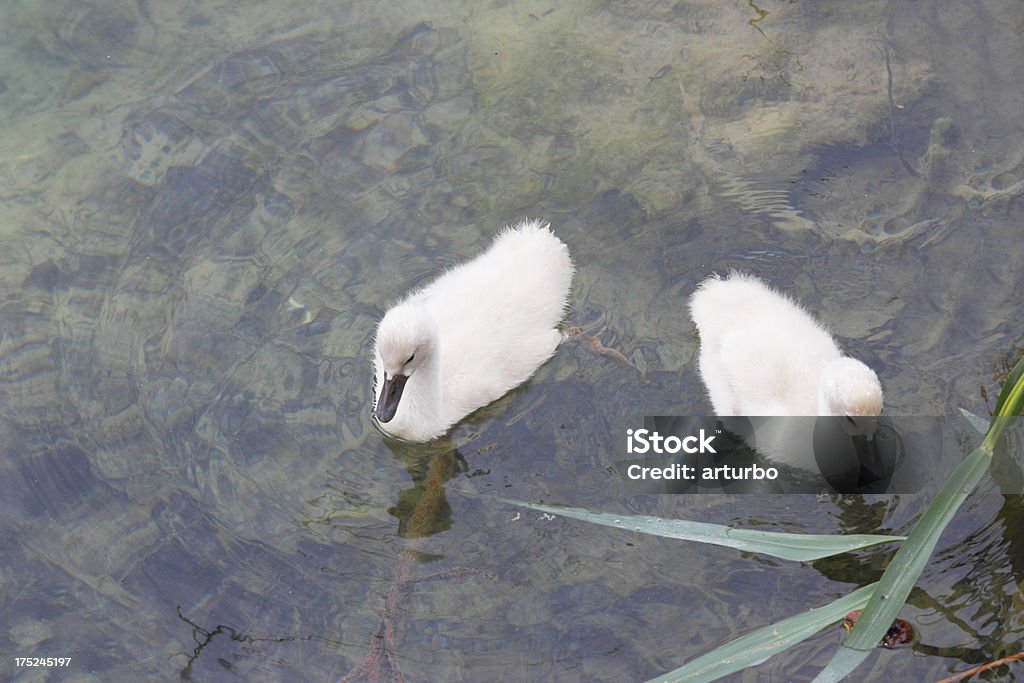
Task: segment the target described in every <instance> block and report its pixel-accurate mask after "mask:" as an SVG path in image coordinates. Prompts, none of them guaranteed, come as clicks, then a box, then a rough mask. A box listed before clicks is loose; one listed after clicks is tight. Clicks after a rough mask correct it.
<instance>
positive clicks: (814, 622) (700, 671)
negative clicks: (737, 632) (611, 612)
mask: <svg viewBox="0 0 1024 683" xmlns="http://www.w3.org/2000/svg"><path fill="white" fill-rule="evenodd" d="M876 585H877V584H871V585H870V586H864V587H863V588H858V589H857V590H855V591H853V592H852V593H848V594H847V595H844V596H843V597H841V598H839V599H838V600H835V601H833V602H831V603H829V604H827V605H823V606H822V607H816V608H814V609H811V610H808V611H806V612H804V613H802V614H797V615H796V616H792V617H789V618H787V619H783V620H782V621H779V622H776V623H774V624H770V625H768V626H763V627H761V628H759V629H757V630H754V631H751V632H750V633H747V634H745V635H743V636H740V637H739V638H737V639H736V640H733V641H730V642H728V643H726V644H725V645H722V646H721V647H719V648H716V649H715V650H712V651H711V652H709V653H707V654H706V655H701V656H700V657H697V658H696V659H693V660H691V661H689V662H687V663H686V664H684V665H683V666H681V667H680V668H678V669H676V670H675V671H670V672H669V673H667V674H664V675H662V676H659V677H658V678H655V679H653V680H652V681H649V683H682V682H685V683H698V682H701V681H713V680H716V679H718V678H721V677H722V676H728V675H729V674H731V673H735V672H737V671H740V670H741V669H745V668H747V667H751V666H756V665H758V664H760V663H762V662H764V661H765V660H766V659H768V658H769V657H771V656H772V655H775V654H777V653H779V652H782V651H783V650H785V649H786V648H789V647H792V646H793V645H795V644H796V643H799V642H800V641H801V640H805V639H807V638H809V637H811V636H813V635H814V634H815V633H817V632H818V631H820V630H821V629H823V628H826V627H827V626H829V625H830V624H835V623H836V622H838V621H839V620H840V619H842V618H843V617H844V616H846V614H847V613H848V612H850V611H852V610H855V609H860V608H862V607H863V606H864V605H865V604H866V603H867V601H868V600H869V599H870V597H871V595H872V593H873V592H874V589H875V586H876Z"/></svg>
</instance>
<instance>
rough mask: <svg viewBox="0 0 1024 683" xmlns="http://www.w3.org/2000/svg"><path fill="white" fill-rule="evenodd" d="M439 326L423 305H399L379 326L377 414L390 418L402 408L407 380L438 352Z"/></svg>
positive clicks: (378, 418)
mask: <svg viewBox="0 0 1024 683" xmlns="http://www.w3.org/2000/svg"><path fill="white" fill-rule="evenodd" d="M436 343H437V327H436V325H435V323H434V320H433V318H431V317H430V314H429V313H428V312H427V311H426V310H425V309H424V308H423V307H421V306H415V305H411V304H400V305H398V306H395V307H394V308H392V309H391V310H390V311H388V312H387V314H386V315H385V316H384V318H383V319H382V320H381V321H380V325H378V326H377V342H376V350H377V363H378V370H383V373H384V376H383V378H381V377H380V376H379V372H378V378H377V381H378V382H379V383H380V385H379V386H378V387H377V403H376V405H375V406H374V416H375V417H376V418H377V420H379V421H380V422H390V421H391V420H392V419H394V417H395V413H396V412H397V411H398V404H399V402H400V401H401V400H402V392H403V391H404V390H405V384H406V382H408V381H409V378H410V377H412V375H413V373H414V372H416V370H417V369H418V368H420V367H422V366H423V365H424V364H425V363H426V362H427V361H428V360H429V359H430V358H431V357H432V356H433V354H434V353H436V349H435V347H436Z"/></svg>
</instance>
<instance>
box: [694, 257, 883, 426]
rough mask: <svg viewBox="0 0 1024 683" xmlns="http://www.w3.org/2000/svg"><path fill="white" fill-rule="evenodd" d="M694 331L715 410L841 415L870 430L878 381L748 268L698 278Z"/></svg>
mask: <svg viewBox="0 0 1024 683" xmlns="http://www.w3.org/2000/svg"><path fill="white" fill-rule="evenodd" d="M690 314H691V315H692V317H693V321H694V322H695V323H696V324H697V330H698V332H699V334H700V375H701V379H703V381H704V386H705V387H706V388H707V392H708V396H709V397H710V399H711V405H712V407H713V408H714V410H715V414H716V415H719V416H728V415H744V416H753V415H774V416H782V415H824V416H837V417H848V418H850V419H849V423H850V431H851V433H857V432H864V431H868V432H870V431H873V425H874V420H873V419H872V418H873V417H874V416H877V415H879V414H880V413H881V411H882V387H881V385H880V384H879V382H878V377H877V376H876V375H875V373H874V371H873V370H872V369H871V368H869V367H868V366H867V365H865V364H864V363H862V362H860V361H859V360H855V359H853V358H846V357H844V356H843V355H842V353H841V352H840V350H839V347H838V346H837V345H836V342H835V340H834V339H833V338H832V335H831V334H829V333H828V331H827V330H826V329H825V328H824V327H822V325H821V324H820V323H818V322H817V321H816V320H815V319H814V318H813V317H812V316H811V315H810V313H808V312H807V311H806V310H804V308H803V307H802V306H800V305H799V304H797V303H796V302H795V301H793V300H792V299H790V298H789V297H787V296H786V295H784V294H781V293H780V292H777V291H775V290H774V289H772V288H771V287H769V286H768V285H766V284H765V283H764V282H762V281H761V280H759V279H757V278H756V277H754V276H752V275H747V274H744V273H738V272H732V273H730V274H729V275H728V276H727V277H725V278H719V277H710V278H708V279H706V280H704V281H703V282H702V283H701V284H700V285H699V286H698V288H697V291H696V293H694V295H693V296H692V297H691V299H690Z"/></svg>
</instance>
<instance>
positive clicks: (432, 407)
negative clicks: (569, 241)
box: [373, 220, 573, 441]
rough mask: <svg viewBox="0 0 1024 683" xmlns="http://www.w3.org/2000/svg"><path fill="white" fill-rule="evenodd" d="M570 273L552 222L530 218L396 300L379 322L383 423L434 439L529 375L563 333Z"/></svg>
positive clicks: (405, 434) (378, 410)
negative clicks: (465, 260)
mask: <svg viewBox="0 0 1024 683" xmlns="http://www.w3.org/2000/svg"><path fill="white" fill-rule="evenodd" d="M572 275H573V263H572V259H571V258H570V257H569V250H568V248H567V247H566V246H565V244H563V243H562V241H561V240H559V239H558V238H557V237H555V235H554V234H552V232H551V230H550V228H549V226H548V224H547V223H543V222H541V221H536V220H525V221H523V222H521V223H519V224H518V225H516V226H514V227H509V228H506V229H505V230H503V231H502V232H500V233H499V234H498V235H497V236H496V237H495V239H494V242H493V244H492V245H491V247H490V248H489V249H488V250H487V251H485V252H484V253H482V254H480V255H479V256H477V257H476V258H475V259H473V260H471V261H467V262H466V263H463V264H461V265H459V266H456V267H454V268H452V269H450V270H449V271H447V272H446V273H444V274H443V275H441V276H440V277H438V278H437V279H435V280H434V281H433V282H431V283H430V284H429V285H427V286H426V287H424V288H423V289H420V290H417V291H414V292H412V293H411V294H409V295H408V296H406V297H405V298H404V299H402V300H401V301H399V302H398V303H397V304H396V305H395V306H394V307H393V308H392V309H391V310H389V311H388V312H387V313H386V314H385V315H384V317H383V319H381V321H380V324H379V325H378V327H377V338H376V343H375V358H374V370H375V384H374V394H375V396H374V409H373V414H374V418H375V419H376V420H377V423H378V424H379V425H380V426H381V428H382V429H383V430H384V431H385V432H387V433H388V434H390V435H392V436H396V437H399V438H402V439H406V440H408V441H429V440H431V439H435V438H437V437H440V436H442V435H444V434H445V433H446V432H447V431H448V430H449V428H451V426H452V425H453V424H455V423H456V422H458V421H459V420H461V419H462V418H463V417H465V416H466V415H468V414H469V413H471V412H473V411H474V410H476V409H477V408H480V407H482V406H485V405H487V404H488V403H490V402H492V401H494V400H496V399H498V398H499V397H501V396H502V395H503V394H505V393H506V392H508V391H509V390H510V389H512V388H514V387H516V386H518V385H519V384H521V383H522V382H524V381H526V380H527V379H529V377H530V376H531V375H532V374H533V373H534V372H535V371H536V370H537V368H539V367H540V366H541V364H543V363H544V361H546V360H547V359H548V358H550V357H551V355H552V354H553V353H554V352H555V349H556V348H557V347H558V344H559V342H560V341H561V339H562V333H561V332H560V331H559V330H558V329H556V326H557V325H558V323H559V322H560V321H561V320H562V318H563V317H564V315H565V308H566V300H567V298H568V296H569V288H570V286H571V284H572Z"/></svg>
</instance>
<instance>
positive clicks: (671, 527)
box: [505, 500, 904, 562]
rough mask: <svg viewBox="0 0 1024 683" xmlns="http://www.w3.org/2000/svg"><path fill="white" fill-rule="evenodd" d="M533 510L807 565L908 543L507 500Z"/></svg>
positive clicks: (894, 538)
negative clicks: (859, 551) (851, 553)
mask: <svg viewBox="0 0 1024 683" xmlns="http://www.w3.org/2000/svg"><path fill="white" fill-rule="evenodd" d="M505 502H508V503H512V504H513V505H520V506H522V507H527V508H530V509H533V510H539V511H541V512H547V513H549V514H552V515H562V516H563V517H570V518H572V519H578V520H581V521H584V522H590V523H591V524H600V525H602V526H610V527H614V528H616V529H626V530H628V531H639V532H640V533H644V534H652V535H654V536H661V537H663V538H676V539H680V540H684V541H698V542H700V543H711V544H714V545H721V546H725V547H727V548H735V549H737V550H743V551H746V552H751V553H762V554H765V555H771V556H773V557H778V558H780V559H783V560H793V561H797V562H807V561H810V560H818V559H821V558H823V557H830V556H832V555H839V554H841V553H848V552H850V551H852V550H859V549H861V548H867V547H869V546H873V545H878V544H880V543H893V542H897V541H902V540H904V537H903V536H881V535H870V534H855V535H849V536H835V535H823V534H790V533H779V532H774V531H756V530H752V529H730V528H729V527H727V526H723V525H721V524H708V523H706V522H691V521H688V520H683V519H661V518H660V517H650V516H647V515H616V514H610V513H607V512H598V511H593V510H584V509H583V508H574V507H563V506H561V505H542V504H539V503H526V502H523V501H518V500H506V501H505Z"/></svg>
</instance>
